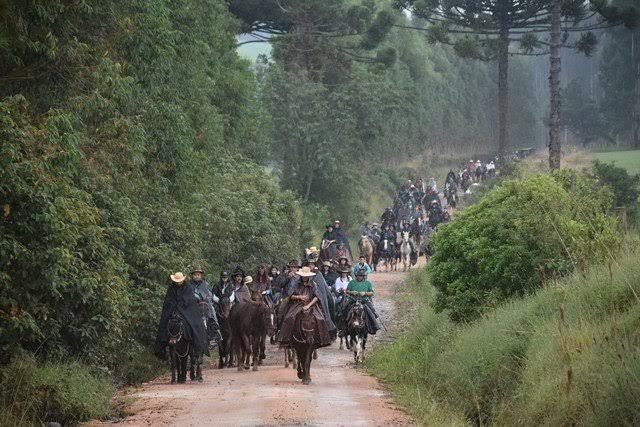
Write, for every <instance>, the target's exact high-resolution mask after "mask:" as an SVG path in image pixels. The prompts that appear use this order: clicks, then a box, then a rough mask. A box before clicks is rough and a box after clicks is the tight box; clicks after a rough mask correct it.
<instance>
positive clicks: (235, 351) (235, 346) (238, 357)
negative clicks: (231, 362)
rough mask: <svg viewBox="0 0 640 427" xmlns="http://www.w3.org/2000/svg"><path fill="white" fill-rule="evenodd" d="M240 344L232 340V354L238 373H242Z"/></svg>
mask: <svg viewBox="0 0 640 427" xmlns="http://www.w3.org/2000/svg"><path fill="white" fill-rule="evenodd" d="M241 347H242V343H241V342H240V340H233V354H235V355H236V364H237V366H238V372H242V360H243V351H242V348H241Z"/></svg>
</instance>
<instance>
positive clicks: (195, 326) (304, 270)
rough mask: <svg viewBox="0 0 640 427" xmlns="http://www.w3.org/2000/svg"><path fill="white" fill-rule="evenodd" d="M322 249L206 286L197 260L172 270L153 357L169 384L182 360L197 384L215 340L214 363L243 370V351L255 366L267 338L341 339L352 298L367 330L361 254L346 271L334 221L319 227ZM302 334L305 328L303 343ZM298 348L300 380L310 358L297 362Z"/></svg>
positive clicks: (369, 312) (374, 326)
mask: <svg viewBox="0 0 640 427" xmlns="http://www.w3.org/2000/svg"><path fill="white" fill-rule="evenodd" d="M322 247H323V249H322V251H321V250H319V249H317V248H315V247H311V248H308V249H306V250H305V251H304V257H303V261H302V262H300V261H299V260H291V261H290V262H289V263H288V264H286V265H284V266H283V267H282V269H279V268H278V267H277V266H275V265H272V266H270V267H267V265H266V264H265V263H261V264H260V265H259V266H258V269H257V272H256V273H255V274H254V275H253V276H252V275H248V274H245V272H244V271H243V270H242V269H241V268H239V267H238V268H236V269H235V270H234V271H233V273H231V274H230V273H229V271H222V272H221V273H220V279H219V281H218V282H216V283H215V284H214V285H213V286H211V285H210V284H209V282H208V281H207V280H206V279H205V278H204V272H203V269H202V268H201V266H199V265H195V266H194V267H193V268H192V270H191V277H190V278H187V277H185V275H184V274H183V273H181V272H178V273H175V274H172V275H171V276H170V279H171V283H170V286H169V288H168V289H167V292H166V295H165V300H164V304H163V308H162V314H161V317H160V322H159V326H158V333H157V337H156V344H155V353H156V355H157V356H158V357H161V358H166V357H167V356H169V360H170V361H171V367H172V382H175V381H176V379H177V382H185V381H186V375H187V371H188V369H187V359H189V361H190V365H191V379H192V380H198V381H202V373H201V367H200V365H201V363H202V356H203V355H205V354H206V355H209V351H210V349H211V348H213V346H215V345H216V344H217V345H218V350H219V351H218V353H219V357H220V361H219V367H220V368H222V367H225V366H231V365H232V364H233V363H234V362H233V361H234V356H235V363H236V364H237V367H238V369H239V370H242V369H243V368H244V369H248V368H249V365H250V363H251V362H250V360H249V357H250V355H252V356H253V365H254V369H257V366H258V365H259V364H260V363H261V361H262V359H264V358H265V349H264V343H265V339H266V337H267V336H270V337H271V342H272V344H273V343H275V342H276V341H277V342H278V343H279V344H280V346H281V347H284V348H294V347H299V345H298V344H300V343H301V342H306V343H307V344H308V348H309V349H312V350H315V349H317V348H320V347H324V346H327V345H330V344H331V343H332V342H333V341H334V340H336V338H337V336H338V335H340V337H341V338H342V337H344V336H345V331H346V329H347V326H348V325H347V319H348V318H349V312H350V310H351V309H352V307H353V305H354V304H355V303H356V302H358V303H359V304H361V305H362V306H363V307H364V310H363V311H364V312H365V314H366V316H365V318H364V323H365V324H366V333H368V334H375V333H376V331H377V330H378V329H379V324H378V320H377V314H376V312H375V310H374V308H373V305H372V304H371V299H372V297H373V294H374V290H373V286H372V284H371V282H369V281H368V280H367V276H368V274H369V273H370V272H371V267H370V266H369V265H367V264H366V262H365V261H364V258H361V259H360V262H358V263H357V264H355V266H354V267H353V268H352V257H351V252H350V250H349V248H348V241H347V238H346V235H345V234H344V232H343V230H342V228H341V227H340V222H339V221H335V222H334V223H332V224H331V225H330V226H328V227H327V232H326V233H325V236H324V237H323V241H322ZM301 319H302V320H301ZM302 321H305V322H307V323H306V325H307V326H306V327H305V326H304V325H303V326H301V322H302ZM256 328H257V329H256ZM305 331H313V333H312V336H311V337H310V338H309V339H308V340H305V339H304V337H303V336H304V334H305ZM301 337H303V338H301ZM303 353H304V352H303ZM303 353H301V354H298V360H299V361H298V374H299V377H300V378H301V379H303V382H305V383H308V382H309V381H310V377H309V375H308V371H309V364H310V359H309V361H308V363H307V364H306V366H305V360H304V359H305V358H306V353H305V354H303Z"/></svg>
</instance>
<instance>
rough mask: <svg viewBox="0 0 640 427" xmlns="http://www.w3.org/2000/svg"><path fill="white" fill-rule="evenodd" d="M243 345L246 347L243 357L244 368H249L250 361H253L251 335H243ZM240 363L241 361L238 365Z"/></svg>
mask: <svg viewBox="0 0 640 427" xmlns="http://www.w3.org/2000/svg"><path fill="white" fill-rule="evenodd" d="M242 347H243V348H244V357H243V361H242V362H243V364H244V369H247V370H248V369H249V366H250V362H251V355H252V353H253V352H252V351H251V350H252V348H251V347H252V343H251V341H250V340H249V337H248V336H247V335H243V336H242ZM239 365H240V363H238V366H239Z"/></svg>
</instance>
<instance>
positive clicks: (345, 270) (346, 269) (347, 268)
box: [338, 266, 351, 273]
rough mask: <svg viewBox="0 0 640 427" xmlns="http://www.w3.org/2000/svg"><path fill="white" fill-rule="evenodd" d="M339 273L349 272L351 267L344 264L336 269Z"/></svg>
mask: <svg viewBox="0 0 640 427" xmlns="http://www.w3.org/2000/svg"><path fill="white" fill-rule="evenodd" d="M338 272H339V273H351V268H350V267H347V266H345V267H344V268H341V269H340V270H338Z"/></svg>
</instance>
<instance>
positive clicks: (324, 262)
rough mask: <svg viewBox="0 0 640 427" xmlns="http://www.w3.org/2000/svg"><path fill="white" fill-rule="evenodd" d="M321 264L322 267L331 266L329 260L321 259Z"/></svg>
mask: <svg viewBox="0 0 640 427" xmlns="http://www.w3.org/2000/svg"><path fill="white" fill-rule="evenodd" d="M322 266H323V267H331V263H330V262H329V261H323V262H322Z"/></svg>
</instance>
